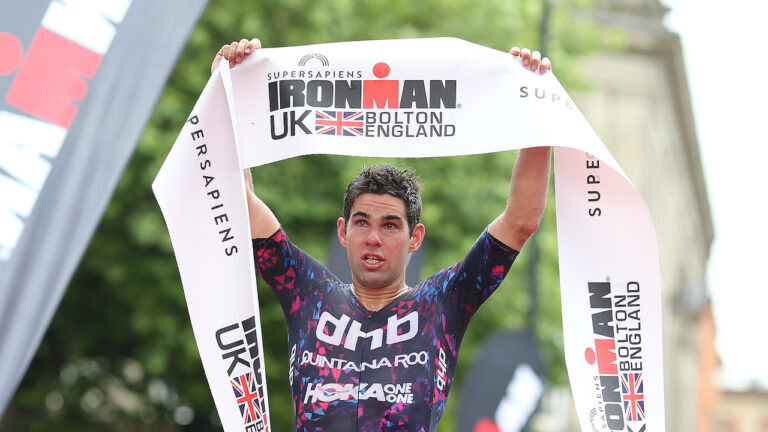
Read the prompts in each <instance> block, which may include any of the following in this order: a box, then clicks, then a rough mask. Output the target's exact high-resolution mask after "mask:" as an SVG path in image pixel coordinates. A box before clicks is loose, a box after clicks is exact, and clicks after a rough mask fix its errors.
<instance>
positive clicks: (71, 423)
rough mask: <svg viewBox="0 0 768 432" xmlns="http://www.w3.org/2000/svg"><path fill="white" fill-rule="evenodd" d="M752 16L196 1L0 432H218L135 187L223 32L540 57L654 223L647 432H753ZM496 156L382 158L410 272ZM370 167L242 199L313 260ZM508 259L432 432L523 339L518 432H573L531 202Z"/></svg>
mask: <svg viewBox="0 0 768 432" xmlns="http://www.w3.org/2000/svg"><path fill="white" fill-rule="evenodd" d="M179 7H183V6H179ZM760 8H764V6H759V5H756V4H755V2H747V1H746V0H742V1H734V2H731V3H729V4H728V6H725V5H724V4H723V3H721V2H717V4H715V2H707V1H698V2H694V1H682V0H676V1H672V0H668V1H664V2H660V1H659V0H484V1H482V2H476V1H473V0H451V1H448V0H442V1H438V0H422V1H418V2H417V1H406V0H402V1H401V0H389V1H383V0H381V1H379V0H370V1H358V2H353V1H349V0H337V1H333V2H330V1H328V2H318V1H310V0H283V1H279V2H278V1H266V0H265V1H252V2H242V1H233V0H210V2H209V3H208V6H207V8H206V9H205V11H204V12H203V14H202V16H201V18H200V20H199V22H198V23H197V25H196V27H195V28H194V30H193V32H192V33H191V36H190V38H189V41H188V43H187V45H186V47H185V48H184V50H183V52H182V54H181V56H180V57H179V59H178V62H177V64H176V67H175V69H174V71H173V73H172V75H171V76H170V79H169V80H168V82H167V85H166V86H165V89H164V91H163V93H162V95H161V97H160V99H159V102H158V104H157V106H156V107H155V109H154V113H153V114H152V117H151V119H150V121H149V124H148V126H147V128H146V130H145V131H144V133H143V135H142V136H141V138H140V141H139V143H138V146H137V148H136V151H135V153H134V154H133V156H132V159H131V160H130V163H129V165H128V166H127V168H126V170H125V172H124V173H123V174H122V177H121V178H120V181H119V184H118V185H117V188H116V190H115V193H114V196H113V197H112V199H111V201H110V203H109V206H108V208H107V209H106V212H105V214H104V217H103V219H102V220H101V222H100V224H99V226H98V228H97V230H96V232H95V235H94V237H93V239H92V241H91V243H90V245H89V247H88V249H87V251H86V252H85V255H84V256H83V259H82V261H81V263H80V264H79V267H78V269H77V271H76V273H75V275H74V277H73V278H72V280H71V282H70V284H69V286H68V289H67V291H66V294H65V295H64V297H63V299H62V301H61V304H60V306H59V308H58V310H57V311H56V313H55V316H54V318H53V320H52V322H51V325H50V327H49V328H48V330H47V333H46V334H45V337H44V339H43V340H42V343H41V345H40V347H39V349H38V350H37V353H36V355H35V357H34V359H33V360H32V363H31V365H30V367H29V369H28V371H27V373H26V376H25V377H24V379H23V381H22V382H21V384H20V386H19V388H18V390H17V392H16V393H15V396H14V397H13V400H12V401H11V403H10V405H9V406H8V408H7V410H6V411H5V413H4V414H3V416H2V420H1V421H0V431H43V430H56V431H86V432H87V431H164V432H165V431H168V432H170V431H209V430H214V431H215V430H220V429H221V426H220V423H219V422H218V418H217V414H216V410H215V408H214V405H213V400H212V398H211V394H210V391H209V389H208V385H207V382H206V380H205V376H204V374H203V369H202V365H201V362H200V359H199V354H198V351H197V347H196V344H195V341H194V338H193V335H192V329H191V326H190V323H189V316H188V314H187V310H186V304H185V300H184V295H183V291H182V287H181V283H180V281H179V275H178V271H177V268H176V262H175V259H174V257H173V251H172V248H171V245H170V240H169V237H168V233H167V230H166V227H165V223H164V221H163V218H162V216H161V214H160V211H159V208H158V206H157V204H156V201H155V199H154V196H153V195H152V192H151V189H150V185H151V182H152V181H153V179H154V177H155V175H156V173H157V171H158V170H159V167H160V165H161V164H162V162H163V160H164V159H165V157H166V155H167V153H168V151H169V149H170V147H171V144H172V143H173V142H174V140H175V138H176V135H177V134H178V132H179V130H180V129H181V125H182V123H183V122H184V120H185V119H186V116H187V115H188V113H189V112H190V111H191V109H192V106H193V104H194V102H195V101H196V99H197V97H198V95H199V93H200V91H201V90H202V88H203V86H204V85H205V83H206V81H207V79H208V77H209V69H210V62H211V60H212V58H213V56H214V54H215V53H216V51H217V50H218V49H219V48H220V47H221V45H222V44H224V43H228V42H230V41H232V40H239V39H240V38H241V37H245V38H252V37H259V38H260V39H261V41H262V43H263V45H264V46H268V47H277V46H286V45H304V44H313V43H322V42H333V41H345V40H362V39H389V38H410V37H431V36H455V37H459V38H463V39H466V40H469V41H472V42H476V43H479V44H483V45H486V46H490V47H493V48H497V49H500V50H508V49H509V48H511V47H512V46H513V45H518V46H521V47H531V48H534V49H541V50H542V51H543V52H544V54H545V55H546V56H548V57H550V58H551V59H552V61H553V66H554V72H555V74H556V75H557V77H558V78H559V79H560V81H561V82H562V83H563V84H564V86H565V87H566V89H568V91H569V92H570V94H571V96H572V97H573V98H574V100H575V101H576V103H577V105H578V106H579V108H580V109H581V111H582V112H583V113H584V115H585V116H586V117H587V119H588V120H589V122H590V123H591V124H592V126H593V127H594V128H595V130H596V131H597V132H598V134H599V135H600V137H601V138H602V139H603V141H604V142H605V143H606V145H607V146H608V148H609V149H610V150H611V152H612V153H613V154H614V156H615V157H616V159H617V160H618V161H619V163H620V164H621V166H622V167H623V168H624V170H625V171H626V172H627V174H628V175H629V177H630V179H631V180H632V181H633V183H634V184H635V186H636V187H637V188H638V189H639V190H640V192H641V194H642V195H643V197H644V198H645V200H646V202H647V204H648V206H649V208H650V211H651V214H652V215H653V219H654V223H655V226H656V231H657V238H658V244H659V252H660V260H661V275H662V296H663V298H662V301H663V311H664V312H663V314H664V315H663V333H664V341H663V343H664V364H665V380H666V389H665V392H666V416H667V430H670V431H768V379H767V378H766V377H768V374H766V372H765V368H764V366H763V364H764V363H765V359H766V356H768V353H766V351H765V347H760V346H759V345H761V343H760V342H759V339H757V336H758V335H759V334H761V333H762V332H761V329H762V328H764V326H763V324H761V322H762V320H761V319H760V318H762V317H763V316H764V312H762V309H761V307H762V306H763V305H765V304H766V302H768V298H767V297H766V293H765V291H766V290H765V288H768V287H766V284H765V282H764V280H765V278H764V277H761V276H759V275H757V273H756V270H757V269H759V268H760V264H762V262H761V261H762V260H761V259H760V258H765V257H766V254H765V253H764V252H762V251H763V249H764V246H763V243H764V241H765V240H768V234H767V233H766V231H765V229H763V228H759V226H758V218H759V217H760V216H762V214H764V210H765V205H764V202H763V201H764V200H762V199H760V198H759V196H760V194H758V193H756V192H755V190H754V189H750V187H754V186H755V185H760V184H762V185H765V181H762V182H761V180H762V176H761V175H760V174H761V172H763V171H764V170H763V169H761V167H759V166H757V164H758V163H760V161H761V160H764V159H765V158H766V156H768V155H767V154H766V148H768V146H766V144H768V142H766V139H765V131H764V128H762V129H761V128H760V126H761V124H764V122H765V120H764V119H762V116H763V115H764V113H765V108H764V105H765V103H766V96H768V92H766V87H765V83H760V82H759V77H760V76H761V72H766V69H767V68H766V66H765V59H754V58H753V54H754V55H755V56H759V55H760V54H762V50H758V47H757V41H761V40H762V41H765V40H768V35H767V34H766V32H765V30H764V24H761V23H760V22H759V21H758V20H759V19H761V18H764V17H765V16H766V15H765V14H764V13H760V12H761V10H760ZM762 12H765V10H763V11H762ZM166 24H167V25H169V26H172V25H173V22H167V23H166ZM761 35H762V36H761ZM681 36H682V38H681ZM749 47H753V48H754V49H752V50H750V49H749ZM157 49H158V50H162V49H163V47H157ZM727 74H731V75H730V77H729V76H728V75H727ZM755 104H757V105H755ZM749 105H753V106H757V107H761V108H758V109H756V110H754V111H750V110H748V109H747V107H748V106H749ZM758 115H759V116H761V117H758ZM509 132H510V133H509V136H510V139H514V137H515V131H513V130H510V131H509ZM514 159H515V154H514V153H502V154H496V155H480V156H469V157H461V158H443V159H433V160H408V161H399V160H398V161H395V162H398V163H399V162H405V163H407V164H408V165H410V166H412V167H414V168H415V169H416V172H417V173H418V174H419V175H420V176H421V178H422V180H423V183H424V193H423V200H424V210H423V221H424V223H425V225H426V226H427V229H428V232H429V236H428V240H429V241H428V248H427V250H426V252H425V254H424V255H425V256H424V263H423V266H422V269H421V274H422V275H429V274H432V273H433V272H435V271H437V270H439V269H441V268H444V267H446V266H449V265H451V264H453V263H454V262H455V261H456V260H457V259H459V257H462V256H463V255H464V252H465V251H466V250H467V248H468V247H469V245H471V244H472V242H473V241H474V239H475V238H476V237H477V235H478V234H479V233H480V232H481V231H482V230H483V228H484V227H485V225H487V224H488V223H489V222H490V221H491V220H493V218H495V216H496V215H498V214H499V213H500V212H501V210H502V209H503V207H504V204H505V200H506V195H507V188H508V181H509V175H510V173H511V168H512V165H513V163H514ZM371 161H372V160H371V159H362V158H349V157H335V156H308V157H301V158H295V159H291V160H288V161H284V162H279V163H275V164H271V165H269V166H265V167H263V168H259V169H255V170H253V175H254V183H255V187H256V192H257V194H258V195H259V196H261V197H262V199H264V200H265V201H266V202H267V204H268V205H270V207H272V209H273V210H274V211H275V213H276V214H277V215H278V217H279V219H280V221H281V223H282V224H283V226H284V227H285V229H286V231H287V232H288V233H289V235H290V236H291V238H292V239H293V240H294V241H296V243H298V244H299V245H300V246H301V247H302V248H303V249H304V250H306V251H307V252H309V253H310V254H311V255H313V256H315V257H316V258H318V259H320V260H321V261H325V260H327V259H328V258H329V254H330V251H331V245H332V242H333V235H334V234H333V233H334V227H335V220H336V218H337V217H338V216H339V215H340V213H341V204H342V202H341V201H342V196H343V192H344V188H345V187H346V184H347V183H348V181H349V180H350V179H351V178H352V177H353V176H354V175H355V174H356V172H357V171H359V169H360V167H361V166H362V165H364V164H366V163H369V162H371ZM752 164H754V165H752ZM297 191H300V193H298V192H297ZM307 197H311V199H307ZM526 249H527V250H526V252H524V253H523V254H521V256H520V258H519V259H518V261H517V262H516V263H515V266H514V267H513V270H512V271H511V272H510V276H509V277H508V278H507V280H506V281H505V282H504V285H503V287H502V289H501V290H500V291H499V292H498V293H497V294H495V295H494V298H493V299H492V300H491V301H489V302H488V303H486V304H485V305H484V306H483V307H482V308H481V310H480V312H479V313H478V314H477V315H476V316H475V318H474V320H473V322H472V324H471V325H470V328H469V331H468V333H467V335H466V336H465V339H464V343H463V347H462V350H461V351H462V354H461V356H460V361H459V366H458V371H457V378H456V382H455V384H454V386H453V388H452V397H451V401H450V402H449V404H448V409H447V412H446V415H445V417H444V419H443V421H442V422H441V426H440V430H441V431H457V430H458V431H459V432H463V431H461V430H460V429H459V426H458V425H459V424H460V421H459V419H458V411H459V407H460V406H461V404H462V403H464V402H462V401H463V400H465V399H466V396H465V394H466V393H465V392H464V391H463V390H464V389H465V387H467V386H466V384H467V382H468V380H467V378H466V377H467V376H468V374H469V373H470V369H471V366H472V364H473V361H474V360H475V358H476V357H477V356H478V353H480V352H481V351H482V346H483V343H484V341H486V340H488V338H490V337H493V335H494V334H496V333H497V332H499V331H501V330H514V331H517V332H519V333H521V334H526V335H530V336H532V338H533V340H535V343H536V345H537V346H538V349H539V350H540V352H541V361H542V364H543V369H542V371H541V377H542V382H544V383H545V386H544V388H543V390H542V392H543V398H542V400H541V404H540V406H539V407H538V409H537V411H536V412H535V414H533V417H532V419H531V421H530V422H529V424H528V429H527V430H530V431H576V430H578V425H577V422H576V418H575V414H574V409H573V403H572V401H571V399H570V390H569V388H568V379H567V373H566V369H565V364H564V359H563V346H562V344H563V341H562V321H561V315H560V296H559V286H558V266H557V262H558V261H557V238H556V230H555V218H554V201H553V195H552V194H550V203H549V205H548V208H547V212H546V214H545V217H544V221H543V223H542V227H541V229H540V230H539V232H538V233H537V234H536V235H535V237H534V239H533V240H532V242H531V243H530V245H527V246H526ZM758 260H759V261H758ZM259 299H260V302H261V305H262V311H261V315H262V326H263V334H264V338H265V341H264V347H265V351H266V368H267V376H268V387H269V397H270V407H271V414H272V427H273V428H274V430H276V431H287V430H291V427H292V426H291V425H292V424H293V412H292V402H291V399H290V393H289V388H288V385H287V381H286V379H285V377H286V376H287V374H288V369H287V361H286V360H287V358H288V351H287V345H286V342H285V341H286V331H285V324H284V320H283V315H282V311H281V309H280V307H279V305H278V303H277V301H276V300H275V298H274V296H272V295H271V293H270V292H269V291H268V289H267V288H266V287H265V285H264V284H263V282H259ZM763 345H764V344H763ZM477 430H479V429H476V431H477ZM489 430H490V429H489Z"/></svg>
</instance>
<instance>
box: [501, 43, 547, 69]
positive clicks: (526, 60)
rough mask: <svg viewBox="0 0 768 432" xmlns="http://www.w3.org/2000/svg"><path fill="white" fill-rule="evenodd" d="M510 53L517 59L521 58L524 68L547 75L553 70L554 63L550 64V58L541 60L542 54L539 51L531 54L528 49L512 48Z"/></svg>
mask: <svg viewBox="0 0 768 432" xmlns="http://www.w3.org/2000/svg"><path fill="white" fill-rule="evenodd" d="M509 53H510V54H512V55H513V56H515V57H520V58H521V59H522V61H523V66H525V67H527V68H529V69H531V70H532V71H536V69H538V70H539V73H540V74H542V75H543V74H545V73H547V71H549V70H552V63H550V61H549V58H548V57H544V58H543V59H542V58H541V53H540V52H538V51H534V52H531V50H529V49H528V48H523V49H522V50H521V49H520V48H519V47H512V49H511V50H509Z"/></svg>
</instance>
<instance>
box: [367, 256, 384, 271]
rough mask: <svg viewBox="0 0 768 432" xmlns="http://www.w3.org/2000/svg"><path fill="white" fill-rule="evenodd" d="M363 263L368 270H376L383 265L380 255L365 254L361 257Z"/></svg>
mask: <svg viewBox="0 0 768 432" xmlns="http://www.w3.org/2000/svg"><path fill="white" fill-rule="evenodd" d="M363 263H365V266H366V267H367V268H369V269H376V268H378V267H379V266H381V265H382V264H383V263H384V258H383V257H382V256H381V255H376V254H366V255H363Z"/></svg>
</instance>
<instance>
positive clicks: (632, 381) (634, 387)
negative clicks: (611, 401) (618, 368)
mask: <svg viewBox="0 0 768 432" xmlns="http://www.w3.org/2000/svg"><path fill="white" fill-rule="evenodd" d="M621 392H622V398H623V399H624V412H625V413H626V415H627V420H629V421H639V420H643V419H644V418H645V400H644V397H643V374H642V373H630V374H621Z"/></svg>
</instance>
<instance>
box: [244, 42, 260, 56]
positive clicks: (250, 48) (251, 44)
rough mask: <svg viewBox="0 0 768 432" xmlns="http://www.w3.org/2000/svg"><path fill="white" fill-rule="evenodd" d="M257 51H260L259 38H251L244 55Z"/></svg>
mask: <svg viewBox="0 0 768 432" xmlns="http://www.w3.org/2000/svg"><path fill="white" fill-rule="evenodd" d="M257 49H261V41H260V40H259V38H253V39H251V40H250V42H248V46H247V47H246V48H245V53H246V54H250V53H252V52H254V51H255V50H257Z"/></svg>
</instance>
